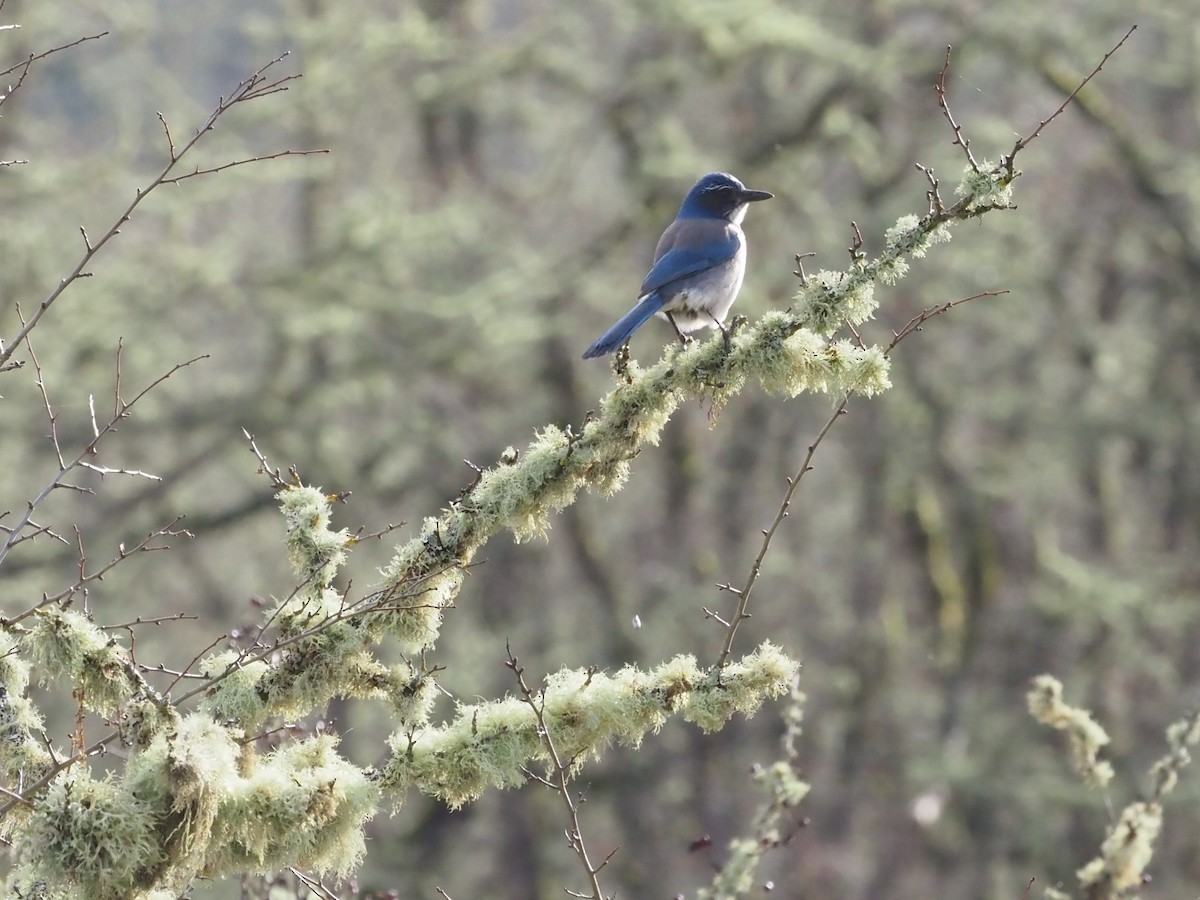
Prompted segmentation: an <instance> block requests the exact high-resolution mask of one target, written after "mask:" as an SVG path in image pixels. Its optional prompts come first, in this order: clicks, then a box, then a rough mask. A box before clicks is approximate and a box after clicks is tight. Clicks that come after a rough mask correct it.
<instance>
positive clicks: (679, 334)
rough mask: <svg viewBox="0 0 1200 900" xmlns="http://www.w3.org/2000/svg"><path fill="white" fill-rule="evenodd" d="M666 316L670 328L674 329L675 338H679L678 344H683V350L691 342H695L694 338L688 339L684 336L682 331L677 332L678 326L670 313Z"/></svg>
mask: <svg viewBox="0 0 1200 900" xmlns="http://www.w3.org/2000/svg"><path fill="white" fill-rule="evenodd" d="M666 315H667V321H668V322H670V323H671V327H672V328H674V329H675V336H676V337H678V338H679V343H681V344H683V346H684V348H685V349H686V348H687V346H688V344H690V343H691V342H692V341H693V340H695V338H691V337H688V336H687V335H686V334H684V333H683V332H682V331H680V330H679V325H678V323H676V321H675V317H674V316H673V315H671V314H670V313H667V314H666Z"/></svg>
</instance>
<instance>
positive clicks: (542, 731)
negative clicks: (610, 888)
mask: <svg viewBox="0 0 1200 900" xmlns="http://www.w3.org/2000/svg"><path fill="white" fill-rule="evenodd" d="M505 652H506V653H507V654H508V659H507V660H505V663H504V664H505V665H506V666H508V668H509V669H511V670H512V673H513V675H514V676H516V679H517V685H518V686H519V687H520V691H521V699H522V700H524V701H525V703H526V704H527V705H528V706H529V708H530V709H531V710H533V714H534V716H535V717H536V718H537V727H538V737H540V738H541V740H542V746H543V747H545V748H546V753H547V754H549V756H550V764H551V766H552V767H553V769H554V772H553V784H552V787H553V788H554V790H555V792H556V793H557V794H558V795H559V796H560V797H562V800H563V805H564V806H565V807H566V809H567V816H568V818H569V819H570V827H569V828H568V829H567V831H566V836H567V844H569V845H570V847H571V849H572V850H574V851H575V855H576V856H577V857H579V863H580V865H581V866H582V867H583V870H584V872H586V873H587V879H588V882H589V883H590V884H591V887H592V892H591V893H590V894H579V893H576V892H575V891H571V890H568V891H567V892H566V893H567V894H568V895H569V896H572V897H587V898H590V900H605V896H604V891H603V889H602V888H601V887H600V877H599V876H600V871H601V870H602V869H603V868H604V867H605V866H607V865H608V863H609V861H610V860H611V859H612V858H613V856H614V855H615V854H616V852H617V851H616V850H615V849H614V850H613V851H612V853H610V854H608V856H607V857H605V858H604V859H603V860H602V861H601V862H600V863H599V864H595V865H594V864H593V863H592V860H591V856H590V854H589V853H588V849H587V845H586V844H585V843H584V840H583V830H582V827H581V826H580V824H579V804H578V803H576V802H575V798H574V797H573V796H572V795H571V785H570V783H569V777H570V769H571V760H566V761H564V760H563V758H562V756H561V755H560V754H559V752H558V748H557V747H555V745H554V738H553V736H552V735H551V734H550V729H549V728H548V727H547V726H546V698H545V695H544V694H535V693H534V691H533V689H532V688H530V687H529V685H528V683H527V682H526V681H525V669H524V667H522V666H521V665H520V663H519V662H518V660H517V658H516V657H515V656H514V655H513V652H512V648H511V647H509V646H508V645H507V644H506V645H505ZM539 780H542V779H539ZM543 783H544V782H543Z"/></svg>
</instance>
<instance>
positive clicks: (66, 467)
mask: <svg viewBox="0 0 1200 900" xmlns="http://www.w3.org/2000/svg"><path fill="white" fill-rule="evenodd" d="M18 313H19V310H18ZM21 321H22V322H24V321H25V319H24V317H22V318H21ZM23 340H24V342H25V345H26V347H27V348H28V350H29V354H30V357H31V358H33V356H34V354H33V345H32V343H30V341H29V330H28V328H26V329H24V338H23ZM202 359H208V354H207V353H205V354H202V355H200V356H195V357H192V358H191V359H189V360H187V361H185V362H181V363H176V364H175V365H174V366H172V367H171V369H170V370H169V371H167V372H165V373H164V374H162V375H160V376H159V377H158V378H156V379H154V381H152V382H150V384H148V385H147V386H146V387H144V388H142V390H141V391H139V392H138V393H137V395H136V396H135V397H134V398H133V399H132V400H130V401H128V402H126V401H123V400H118V402H117V404H116V406H117V408H116V409H115V410H114V413H113V416H112V418H111V419H109V421H108V422H107V423H105V425H104V426H103V427H101V428H99V429H98V431H97V432H96V433H95V434H94V435H93V436H92V439H91V440H90V441H89V442H88V443H87V445H86V446H85V447H83V449H82V450H80V451H79V453H78V454H77V455H76V456H75V457H74V458H73V459H71V460H70V461H69V462H67V461H64V459H63V456H62V453H61V451H60V449H59V444H58V436H57V430H56V427H55V414H54V411H53V410H52V409H51V408H50V404H49V399H48V398H47V397H46V395H45V382H44V380H43V379H42V377H41V368H40V367H38V368H37V371H38V384H39V385H40V386H41V388H42V391H43V400H44V402H45V407H46V412H47V415H48V416H49V418H50V423H51V437H52V439H53V441H54V447H55V452H56V453H58V461H59V471H58V473H57V474H56V475H55V476H54V477H53V478H52V479H51V480H50V482H49V483H48V484H46V485H45V486H44V487H43V488H42V490H41V491H40V492H39V493H38V495H37V496H36V497H34V498H33V499H32V500H30V501H29V502H28V504H27V509H26V511H25V513H24V515H22V517H21V518H20V519H18V520H17V522H16V524H15V525H12V526H10V527H9V535H8V539H7V540H6V541H5V542H4V544H3V546H0V566H2V565H3V564H4V560H5V559H6V558H7V557H8V554H9V553H10V552H11V551H12V548H13V547H14V546H15V545H16V538H17V537H18V536H19V535H20V534H21V532H22V531H24V529H25V528H26V526H28V525H29V523H30V521H31V519H32V517H33V513H34V510H36V509H37V508H38V507H39V506H40V505H41V504H42V503H44V502H45V500H46V498H47V497H49V496H50V494H51V493H52V492H53V491H55V490H58V489H60V488H70V487H72V485H69V484H67V483H66V481H65V479H66V477H67V475H69V474H70V473H71V472H73V471H74V470H75V469H77V468H89V467H94V465H93V466H89V465H87V464H85V460H87V459H88V457H91V456H95V454H96V453H97V452H98V448H99V445H100V441H101V440H103V439H104V438H105V437H106V436H107V435H109V434H111V433H112V432H114V431H116V430H117V426H118V425H119V424H120V422H121V421H122V420H123V419H125V418H128V416H129V411H130V410H131V409H133V407H134V406H135V405H136V404H137V403H138V402H139V401H140V400H142V399H143V398H144V397H145V396H146V395H147V394H149V393H150V392H151V391H153V390H154V389H155V388H157V387H158V386H159V385H161V384H162V383H163V382H165V381H166V380H167V379H168V378H170V377H171V376H172V375H174V374H175V373H176V372H178V371H180V370H181V369H185V368H187V367H188V366H190V365H192V364H193V363H197V362H199V361H200V360H202ZM36 366H37V363H36V361H35V367H36ZM118 371H119V370H118ZM109 471H110V472H120V471H122V470H119V469H117V470H109ZM125 474H135V475H144V473H142V472H138V471H137V470H130V471H129V472H126V473H125ZM177 521H178V520H177Z"/></svg>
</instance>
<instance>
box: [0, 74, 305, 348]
mask: <svg viewBox="0 0 1200 900" xmlns="http://www.w3.org/2000/svg"><path fill="white" fill-rule="evenodd" d="M287 56H288V54H287V53H284V54H282V55H280V56H277V57H276V58H275V59H273V60H271V61H270V62H269V63H267V64H266V65H265V66H263V67H262V68H260V69H259V70H258V71H256V72H254V73H253V74H252V75H250V77H248V78H247V79H246V80H244V81H242V82H241V83H240V84H239V85H237V87H235V88H234V89H233V93H231V94H230V95H229V96H228V97H221V98H220V99H219V100H218V102H217V105H216V107H215V108H214V109H213V111H212V112H211V113H210V114H209V116H208V118H207V119H206V120H205V121H204V123H203V124H202V125H201V126H200V127H199V128H198V129H196V133H195V134H193V135H192V136H191V137H190V138H189V139H188V140H187V141H186V142H185V143H184V144H183V145H182V146H181V147H179V148H178V149H176V146H175V143H174V141H173V140H172V139H171V136H170V129H169V128H168V127H167V124H166V121H165V120H164V119H163V118H162V116H161V115H160V116H159V119H160V121H162V123H163V129H164V131H165V132H166V133H167V140H168V145H169V153H168V159H167V163H166V165H165V166H163V168H162V170H161V171H159V173H158V174H157V175H156V176H155V177H154V178H152V179H151V180H150V182H149V183H148V184H146V186H145V187H142V188H139V189H138V190H137V191H136V193H135V194H134V198H133V200H131V201H130V203H129V205H128V206H126V207H125V209H124V211H123V212H122V213H121V214H120V215H119V216H118V217H117V218H116V220H115V221H114V222H113V223H112V224H111V225H110V226H109V227H108V229H107V230H106V231H105V232H104V234H103V235H101V236H100V238H99V239H97V240H96V241H94V242H93V241H92V240H91V239H89V238H88V236H87V233H86V232H84V242H83V243H84V252H83V254H81V256H80V257H79V260H78V262H76V264H75V267H74V268H73V269H72V270H71V271H70V273H68V275H67V276H66V277H65V278H63V279H62V280H60V281H59V283H58V284H57V285H56V286H55V287H54V289H53V290H52V291H51V292H50V293H49V294H48V295H47V296H46V298H45V299H44V300H42V302H41V303H40V304H38V307H37V309H36V310H34V312H33V314H32V315H31V316H30V317H29V320H28V321H23V322H22V327H21V330H20V331H18V332H17V333H16V335H14V336H13V337H12V339H11V340H10V341H9V342H8V344H7V346H4V345H0V368H3V367H4V365H5V364H6V363H7V362H8V360H9V358H10V357H11V356H12V354H13V353H14V352H16V348H17V346H18V345H19V344H20V343H21V342H22V341H23V340H24V339H25V337H26V335H28V334H29V332H30V331H32V330H33V329H34V328H35V327H36V326H37V323H38V322H39V321H40V320H41V318H42V316H44V315H45V314H46V312H47V311H48V310H49V309H50V307H51V306H52V305H53V304H54V302H55V301H56V300H57V299H58V298H59V297H61V296H62V294H63V292H65V291H66V290H67V288H69V287H70V286H71V285H72V284H74V283H75V282H76V281H77V280H78V279H80V278H85V277H87V276H88V275H89V274H90V273H89V272H88V271H87V267H88V265H89V263H91V261H92V259H93V257H95V255H96V254H97V253H99V252H100V250H101V248H103V247H104V246H105V245H106V244H107V243H108V242H109V241H111V240H112V239H113V238H114V237H116V236H117V235H118V234H120V233H121V227H122V226H123V225H124V224H125V223H126V222H128V221H129V220H130V218H131V217H132V215H133V213H134V211H135V210H136V209H137V208H138V206H139V205H140V204H141V202H142V201H143V200H145V199H146V197H148V196H149V195H150V194H151V192H153V191H154V189H155V188H157V187H159V186H160V185H163V184H167V183H170V182H172V181H173V180H175V179H173V178H172V174H171V173H172V172H174V170H175V167H176V166H177V165H178V163H179V161H180V160H181V159H183V158H184V156H186V155H187V154H188V152H189V151H191V149H192V148H193V147H195V146H196V144H197V143H198V142H199V141H200V139H201V138H202V137H204V135H205V134H207V133H208V132H209V131H212V130H213V128H214V126H215V125H216V124H217V121H218V120H219V119H220V118H221V116H223V115H225V113H227V112H229V110H231V109H232V108H233V107H235V106H237V105H238V104H239V103H245V102H248V101H250V100H257V99H258V98H260V97H265V96H268V95H270V94H275V93H279V92H280V91H286V90H287V89H288V84H289V83H290V82H292V81H295V80H296V79H297V78H299V77H300V76H299V75H285V76H282V77H279V78H275V77H274V73H272V72H270V70H271V68H272V67H273V66H275V65H277V64H278V63H279V62H281V61H282V60H283V59H285V58H286V57H287ZM10 71H12V70H10ZM0 74H2V73H0ZM316 152H323V151H315V150H313V151H281V152H279V153H275V154H270V155H267V156H261V157H254V158H252V159H246V160H239V161H237V162H235V163H232V165H242V164H243V163H249V162H255V161H258V160H267V159H276V158H279V157H282V156H288V155H303V154H305V153H316ZM220 168H228V166H223V167H216V168H213V169H209V170H203V171H202V170H200V169H197V170H196V171H195V172H192V173H190V174H189V175H187V176H183V177H192V176H194V175H199V174H206V173H208V172H214V171H218V170H219V169H220ZM179 180H182V179H179Z"/></svg>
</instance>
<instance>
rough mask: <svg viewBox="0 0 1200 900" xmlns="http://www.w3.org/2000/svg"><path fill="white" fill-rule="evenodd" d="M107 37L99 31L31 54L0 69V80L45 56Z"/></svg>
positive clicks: (103, 32) (26, 68)
mask: <svg viewBox="0 0 1200 900" xmlns="http://www.w3.org/2000/svg"><path fill="white" fill-rule="evenodd" d="M107 35H108V32H107V31H101V32H100V33H99V34H89V35H86V36H84V37H81V38H79V39H78V40H74V41H71V42H70V43H69V44H62V45H61V46H58V47H51V48H50V49H49V50H43V51H42V52H41V53H33V54H31V55H29V56H28V57H26V58H25V59H23V60H21V61H20V62H19V63H15V64H13V65H11V66H9V67H8V68H7V69H0V78H3V77H4V76H5V75H11V74H12V73H13V72H15V71H17V69H25V70H28V68H29V67H30V66H32V65H33V64H34V63H35V62H37V61H38V60H41V59H45V58H46V57H47V56H51V55H52V54H55V53H60V52H62V51H63V50H70V49H71V48H72V47H78V46H79V45H80V44H83V43H86V42H87V41H98V40H99V39H100V38H102V37H105V36H107ZM21 77H24V73H22V76H21ZM13 90H16V88H13V89H12V90H10V91H9V94H10V96H11V94H12V91H13Z"/></svg>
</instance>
